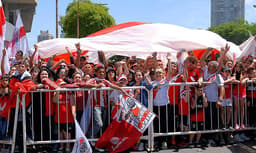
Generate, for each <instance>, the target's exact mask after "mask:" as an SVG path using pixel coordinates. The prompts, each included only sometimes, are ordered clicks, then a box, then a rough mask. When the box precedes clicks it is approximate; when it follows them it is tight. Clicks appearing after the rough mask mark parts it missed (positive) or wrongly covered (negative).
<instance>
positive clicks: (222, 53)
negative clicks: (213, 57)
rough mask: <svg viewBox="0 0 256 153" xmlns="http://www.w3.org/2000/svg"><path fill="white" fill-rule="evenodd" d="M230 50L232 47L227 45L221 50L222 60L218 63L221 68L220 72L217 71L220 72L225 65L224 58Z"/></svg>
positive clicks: (219, 68)
mask: <svg viewBox="0 0 256 153" xmlns="http://www.w3.org/2000/svg"><path fill="white" fill-rule="evenodd" d="M229 49H230V46H228V44H226V46H225V47H224V48H221V50H220V51H221V52H220V58H219V60H218V62H219V67H218V70H217V71H218V72H220V71H221V68H222V66H223V63H224V58H225V56H226V54H227V52H228V51H229Z"/></svg>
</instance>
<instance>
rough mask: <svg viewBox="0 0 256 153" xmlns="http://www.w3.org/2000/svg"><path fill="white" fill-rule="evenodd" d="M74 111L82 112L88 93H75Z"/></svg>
mask: <svg viewBox="0 0 256 153" xmlns="http://www.w3.org/2000/svg"><path fill="white" fill-rule="evenodd" d="M75 96H76V110H78V111H81V110H84V108H85V106H86V103H87V100H88V91H76V94H75Z"/></svg>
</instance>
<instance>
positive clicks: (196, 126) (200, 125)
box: [191, 121, 204, 131]
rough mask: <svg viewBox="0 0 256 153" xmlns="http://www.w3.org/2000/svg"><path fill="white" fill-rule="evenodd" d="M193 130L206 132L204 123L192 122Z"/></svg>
mask: <svg viewBox="0 0 256 153" xmlns="http://www.w3.org/2000/svg"><path fill="white" fill-rule="evenodd" d="M191 130H192V131H202V130H204V122H203V121H200V122H197V121H191Z"/></svg>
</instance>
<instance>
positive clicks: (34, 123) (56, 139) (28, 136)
mask: <svg viewBox="0 0 256 153" xmlns="http://www.w3.org/2000/svg"><path fill="white" fill-rule="evenodd" d="M250 83H251V82H248V83H247V84H246V85H250ZM196 84H198V83H196V82H187V83H170V84H169V88H173V87H176V86H189V87H190V88H192V87H193V86H194V85H196ZM207 84H209V83H204V85H207ZM124 89H130V90H135V89H140V90H145V91H146V92H147V93H148V109H149V110H150V111H153V107H154V106H153V91H152V90H148V89H147V88H145V87H143V86H138V87H124ZM192 90H193V89H192ZM232 90H233V88H231V93H232ZM95 91H99V92H101V93H102V92H108V95H109V93H110V92H112V91H113V89H111V88H107V87H106V88H98V89H96V88H93V89H84V88H73V89H67V88H62V89H58V90H38V91H31V92H30V93H29V94H30V97H31V105H30V106H29V108H26V107H25V105H24V101H22V102H21V101H20V102H17V103H16V109H15V118H14V127H13V136H12V138H11V140H9V141H4V140H0V144H9V145H11V152H12V153H13V152H14V149H15V140H16V139H15V138H16V130H17V128H18V127H17V123H18V117H19V116H18V112H19V109H20V108H19V103H22V123H23V124H22V126H23V143H24V144H23V152H24V153H26V152H27V147H28V146H36V145H42V144H49V145H50V144H61V143H70V142H75V141H76V140H75V137H74V134H73V133H72V132H74V130H75V127H74V126H73V125H69V124H66V123H65V124H59V123H55V122H56V121H55V122H54V117H53V116H47V115H45V113H46V112H43V109H46V106H44V105H45V103H44V102H45V101H47V102H49V103H50V100H51V98H52V94H53V93H60V92H62V94H64V95H66V96H68V95H72V96H74V97H75V99H74V101H75V102H74V103H75V105H76V106H77V104H78V102H77V98H76V97H78V95H77V94H80V95H79V96H81V92H82V105H81V104H80V106H82V107H83V109H84V108H85V106H86V103H87V101H86V99H87V97H86V95H87V94H86V93H88V95H89V94H91V93H92V92H95ZM79 92H80V93H79ZM176 92H180V91H175V88H174V92H173V94H174V96H173V97H174V101H175V100H176V99H175V98H180V97H175V93H176ZM238 93H239V88H238ZM46 94H48V95H49V96H46ZM188 94H190V93H188ZM47 98H48V100H46V99H47ZM105 98H106V100H107V105H108V107H107V115H106V116H105V117H106V120H103V122H105V123H104V124H103V127H101V128H100V132H99V133H97V134H95V133H94V131H93V130H92V135H91V136H90V135H86V136H87V138H88V140H89V142H91V144H93V142H95V141H97V140H98V138H99V137H100V136H101V135H102V133H103V132H104V129H105V128H106V127H107V126H108V125H109V124H110V122H111V118H110V117H111V103H110V98H109V97H105ZM233 98H234V97H233V95H232V94H231V99H232V108H231V119H230V122H231V126H232V127H234V114H233V113H234V101H233ZM251 98H252V104H253V103H255V102H254V101H253V100H254V97H253V91H252V97H251ZM190 100H191V99H190V98H189V99H188V102H187V103H188V108H189V110H190V107H191V101H190ZM239 100H240V99H239ZM238 102H240V101H238ZM179 103H181V106H182V101H181V102H179ZM60 104H65V107H61V108H62V109H64V108H65V109H68V107H69V103H68V101H67V99H66V100H63V101H61V102H60V99H58V101H57V103H55V104H54V105H55V106H54V108H55V110H56V107H57V112H55V113H58V114H59V113H60V112H59V111H60V109H59V108H60ZM253 105H254V104H253ZM238 106H239V108H238V111H239V112H238V123H239V124H240V121H241V115H240V105H238ZM48 107H49V110H52V109H53V108H51V107H52V105H50V104H49V105H48ZM165 107H166V110H167V111H166V113H165V117H164V118H165V119H166V120H165V122H166V127H165V131H162V130H161V123H160V120H159V121H158V123H157V124H156V123H155V125H157V126H158V128H157V129H159V130H158V131H156V130H154V128H156V127H154V125H153V123H152V124H151V125H150V126H149V128H148V133H147V134H145V135H144V136H142V137H141V140H147V142H148V151H149V152H151V151H153V150H154V139H155V138H157V137H162V136H173V135H186V134H197V133H216V132H233V131H240V130H256V127H255V125H249V123H248V106H247V99H246V101H245V105H244V107H245V112H244V118H245V120H244V124H245V125H246V129H239V130H235V129H234V128H233V129H230V128H227V126H226V125H224V126H221V115H220V110H219V109H217V110H218V112H217V116H211V119H213V117H217V122H218V125H217V128H216V129H214V128H213V126H212V125H211V128H210V129H207V128H206V125H205V120H206V117H207V116H204V117H205V119H204V121H203V124H204V126H203V130H198V125H196V130H191V122H190V115H191V114H190V113H191V112H190V111H189V114H187V126H188V127H187V129H186V130H184V129H183V128H181V129H180V130H178V127H183V123H184V120H185V118H184V116H179V118H178V117H177V116H178V115H179V113H178V112H177V111H179V109H177V108H176V107H179V105H172V106H170V107H168V105H166V106H165ZM208 107H210V106H209V105H208ZM35 109H39V110H35ZM83 109H82V110H80V111H83ZM157 109H158V112H160V111H159V110H160V108H157ZM168 109H173V114H172V117H173V119H171V118H170V117H169V115H170V114H168V112H169V111H168ZM183 109H184V108H182V107H181V108H180V112H181V114H182V111H183ZM203 111H204V112H205V108H203ZM210 111H212V109H210ZM224 111H225V115H224V119H225V121H226V118H227V116H226V112H227V110H226V109H224ZM28 112H29V113H28ZM68 113H70V112H69V111H68V112H67V114H66V118H68V116H69V115H70V114H68ZM80 113H81V112H80ZM196 113H197V110H196ZM28 114H30V115H29V116H27V115H28ZM210 114H211V113H210ZM38 115H39V116H38ZM55 115H56V114H55ZM76 115H78V113H77V114H76ZM80 115H81V114H80ZM92 115H93V114H92ZM156 115H157V118H158V119H159V118H161V114H159V113H158V114H156ZM76 117H77V116H76ZM92 118H93V116H92ZM27 119H29V121H26V120H27ZM57 119H58V121H60V116H58V118H57ZM55 120H56V119H55ZM170 121H173V123H169V122H170ZM28 122H29V123H30V124H27V123H28ZM153 122H154V121H153ZM211 123H212V122H211ZM46 125H47V126H46ZM170 125H171V126H173V127H169V126H170ZM69 126H71V128H73V129H71V133H70V134H71V136H70V137H66V138H65V139H61V138H60V137H61V136H60V135H61V133H60V129H61V128H62V129H63V130H65V129H66V131H68V130H69V128H70V127H69ZM92 126H93V123H92ZM93 128H94V127H92V129H93ZM171 128H172V130H171ZM224 128H225V129H224ZM46 129H48V133H45V131H47V130H46ZM38 130H39V131H38ZM28 131H31V133H30V132H29V133H28ZM46 135H47V136H46ZM71 149H72V148H71Z"/></svg>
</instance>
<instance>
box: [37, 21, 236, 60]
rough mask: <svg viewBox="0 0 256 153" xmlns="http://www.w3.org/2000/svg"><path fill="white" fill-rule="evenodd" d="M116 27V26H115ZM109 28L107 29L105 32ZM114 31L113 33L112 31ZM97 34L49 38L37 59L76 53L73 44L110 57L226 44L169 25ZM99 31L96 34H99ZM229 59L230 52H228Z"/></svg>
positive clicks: (202, 32) (208, 34)
mask: <svg viewBox="0 0 256 153" xmlns="http://www.w3.org/2000/svg"><path fill="white" fill-rule="evenodd" d="M117 26H118V25H117ZM109 29H110V30H109ZM113 29H114V30H113ZM102 31H104V32H101V33H100V34H98V35H96V36H95V35H93V36H90V37H86V38H81V39H61V38H60V39H52V40H46V41H42V42H40V43H38V46H39V50H38V51H39V55H40V57H41V58H48V57H51V56H52V55H54V54H56V53H57V55H60V54H63V53H66V51H65V47H66V46H67V47H69V48H70V49H71V50H73V51H76V48H75V45H74V44H75V43H78V42H80V44H81V49H82V50H89V51H91V52H93V51H98V50H100V51H103V52H106V53H112V54H113V55H125V56H133V55H136V56H139V55H143V56H144V57H145V56H147V55H151V54H152V52H162V53H166V52H173V53H177V52H179V51H180V50H181V49H185V50H187V51H190V50H195V49H202V48H207V47H213V48H217V49H220V48H221V47H225V45H226V44H227V43H229V42H228V41H226V40H225V39H223V38H222V37H221V36H219V35H218V34H216V33H213V32H210V31H207V30H194V29H188V28H184V27H180V26H176V25H171V24H160V23H155V24H150V23H143V24H140V25H136V24H135V25H132V24H128V23H127V26H126V27H125V26H122V27H121V28H115V26H114V27H113V28H112V30H111V27H110V28H107V29H104V30H102ZM99 32H100V31H99ZM230 51H231V52H239V51H240V49H239V47H238V46H236V45H232V46H231V49H230ZM231 57H232V53H231Z"/></svg>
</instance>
